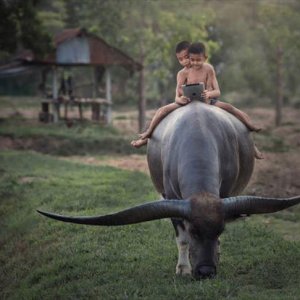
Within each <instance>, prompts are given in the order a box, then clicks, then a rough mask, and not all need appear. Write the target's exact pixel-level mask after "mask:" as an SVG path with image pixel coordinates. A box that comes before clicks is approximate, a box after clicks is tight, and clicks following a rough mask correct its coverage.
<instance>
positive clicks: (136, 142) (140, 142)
mask: <svg viewBox="0 0 300 300" xmlns="http://www.w3.org/2000/svg"><path fill="white" fill-rule="evenodd" d="M147 143H148V139H144V140H142V139H138V140H133V141H131V143H130V144H131V146H133V147H135V148H140V147H142V146H143V145H145V144H147Z"/></svg>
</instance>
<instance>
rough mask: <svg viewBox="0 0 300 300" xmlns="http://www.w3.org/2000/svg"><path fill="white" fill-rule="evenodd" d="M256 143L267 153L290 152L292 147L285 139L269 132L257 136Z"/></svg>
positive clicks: (265, 131)
mask: <svg viewBox="0 0 300 300" xmlns="http://www.w3.org/2000/svg"><path fill="white" fill-rule="evenodd" d="M255 141H256V143H257V144H258V145H259V148H260V150H262V151H266V152H275V153H280V152H288V151H289V150H290V149H291V146H290V145H288V144H286V143H285V141H284V139H283V138H281V137H280V136H278V135H276V134H274V133H273V132H272V131H268V130H264V131H262V132H261V133H259V134H257V135H255Z"/></svg>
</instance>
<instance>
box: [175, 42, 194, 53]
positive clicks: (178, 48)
mask: <svg viewBox="0 0 300 300" xmlns="http://www.w3.org/2000/svg"><path fill="white" fill-rule="evenodd" d="M190 45H191V43H190V42H187V41H182V42H180V43H178V44H177V45H176V48H175V51H176V53H179V52H181V51H182V50H186V49H189V47H190Z"/></svg>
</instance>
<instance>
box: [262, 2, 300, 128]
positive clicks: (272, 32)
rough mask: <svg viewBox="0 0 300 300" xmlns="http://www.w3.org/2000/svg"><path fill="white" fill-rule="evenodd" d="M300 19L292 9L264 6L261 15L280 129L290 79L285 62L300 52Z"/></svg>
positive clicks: (276, 120)
mask: <svg viewBox="0 0 300 300" xmlns="http://www.w3.org/2000/svg"><path fill="white" fill-rule="evenodd" d="M299 16H300V14H299V12H298V11H297V10H295V9H293V6H282V5H275V4H271V5H263V6H261V7H260V11H259V17H260V23H259V29H260V30H261V33H262V38H263V43H264V45H265V47H266V48H267V49H269V51H268V53H269V57H270V60H269V63H270V70H271V72H272V73H273V74H274V75H275V76H274V79H275V80H274V85H275V89H274V90H275V91H276V94H275V99H276V101H275V102H276V117H275V124H276V126H279V125H280V124H281V121H282V106H283V97H284V85H285V79H286V78H287V76H286V74H285V71H286V69H285V66H286V65H285V60H286V58H288V57H289V55H290V54H291V53H292V52H294V53H295V49H298V50H299V49H300V42H299V36H300V30H299V28H300V21H299ZM298 56H299V54H298ZM273 65H274V66H275V70H274V68H273Z"/></svg>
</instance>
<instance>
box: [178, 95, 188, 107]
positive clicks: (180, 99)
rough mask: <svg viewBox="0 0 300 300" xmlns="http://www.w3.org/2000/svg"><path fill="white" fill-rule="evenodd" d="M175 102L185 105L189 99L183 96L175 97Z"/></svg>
mask: <svg viewBox="0 0 300 300" xmlns="http://www.w3.org/2000/svg"><path fill="white" fill-rule="evenodd" d="M175 102H176V103H177V104H179V105H186V104H188V103H190V102H191V100H190V99H189V98H187V97H185V96H181V97H177V98H176V99H175Z"/></svg>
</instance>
